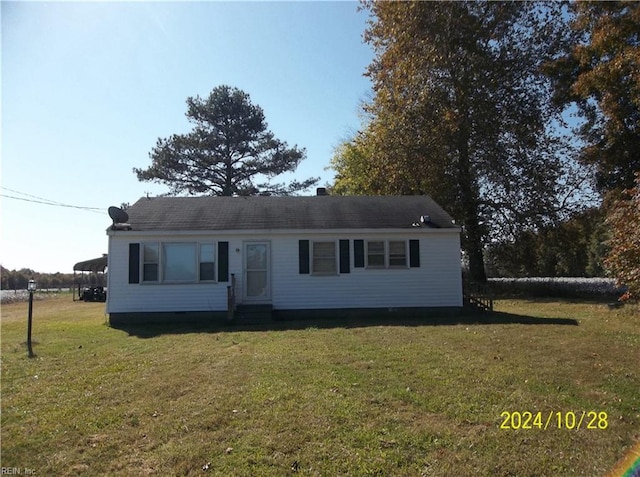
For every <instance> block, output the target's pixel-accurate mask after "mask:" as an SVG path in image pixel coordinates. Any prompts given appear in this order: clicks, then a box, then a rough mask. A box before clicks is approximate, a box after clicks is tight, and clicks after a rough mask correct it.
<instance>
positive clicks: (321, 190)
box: [316, 187, 328, 196]
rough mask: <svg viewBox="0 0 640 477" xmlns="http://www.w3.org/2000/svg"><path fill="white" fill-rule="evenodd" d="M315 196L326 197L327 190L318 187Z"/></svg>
mask: <svg viewBox="0 0 640 477" xmlns="http://www.w3.org/2000/svg"><path fill="white" fill-rule="evenodd" d="M316 195H317V196H320V195H328V194H327V188H326V187H318V188H317V189H316Z"/></svg>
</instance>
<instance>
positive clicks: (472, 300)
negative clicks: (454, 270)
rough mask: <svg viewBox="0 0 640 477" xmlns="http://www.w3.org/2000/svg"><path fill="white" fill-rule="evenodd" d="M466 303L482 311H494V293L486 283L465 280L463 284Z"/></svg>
mask: <svg viewBox="0 0 640 477" xmlns="http://www.w3.org/2000/svg"><path fill="white" fill-rule="evenodd" d="M463 294H464V301H465V305H470V306H471V307H473V308H476V309H478V310H480V311H493V295H492V293H491V289H490V288H489V286H488V285H487V284H485V283H475V282H465V283H464V284H463Z"/></svg>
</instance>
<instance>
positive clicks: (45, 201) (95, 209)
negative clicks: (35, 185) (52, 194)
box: [0, 186, 104, 214]
mask: <svg viewBox="0 0 640 477" xmlns="http://www.w3.org/2000/svg"><path fill="white" fill-rule="evenodd" d="M0 187H2V189H4V190H6V191H9V192H13V193H15V194H20V195H24V196H26V197H30V198H29V199H27V198H25V197H16V196H14V195H8V194H0V197H6V198H7V199H14V200H22V201H24V202H32V203H34V204H44V205H52V206H54V207H67V208H70V209H80V210H86V211H89V212H93V213H100V214H102V213H103V210H104V209H102V208H98V207H83V206H80V205H70V204H63V203H62V202H57V201H53V200H49V199H45V198H43V197H38V196H36V195H31V194H27V193H25V192H20V191H17V190H14V189H10V188H8V187H4V186H0Z"/></svg>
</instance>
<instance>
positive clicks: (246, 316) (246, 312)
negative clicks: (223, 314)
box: [234, 304, 273, 324]
mask: <svg viewBox="0 0 640 477" xmlns="http://www.w3.org/2000/svg"><path fill="white" fill-rule="evenodd" d="M272 312H273V305H268V304H267V305H246V304H238V305H236V313H235V319H234V322H235V323H242V324H259V323H268V322H270V321H272V320H273V314H272Z"/></svg>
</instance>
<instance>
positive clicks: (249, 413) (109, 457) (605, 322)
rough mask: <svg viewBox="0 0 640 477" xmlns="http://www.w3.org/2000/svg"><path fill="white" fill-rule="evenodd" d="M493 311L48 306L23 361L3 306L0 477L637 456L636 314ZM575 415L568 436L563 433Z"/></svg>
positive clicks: (56, 302)
mask: <svg viewBox="0 0 640 477" xmlns="http://www.w3.org/2000/svg"><path fill="white" fill-rule="evenodd" d="M496 309H497V311H498V312H499V313H497V314H496V315H495V316H493V317H492V318H490V319H488V320H487V321H488V322H486V323H473V322H471V321H468V322H463V323H458V324H445V323H443V322H442V320H437V321H438V323H439V324H437V325H430V324H429V322H428V321H425V322H423V323H420V322H416V321H415V320H414V321H407V322H405V323H400V324H397V323H394V324H390V323H383V322H375V323H372V324H367V323H363V322H351V323H337V322H326V321H325V322H298V323H295V324H292V323H285V324H282V323H278V324H276V325H275V326H274V327H273V328H272V329H265V328H255V329H248V328H247V329H244V330H238V329H234V328H231V327H227V328H224V327H223V328H209V329H188V328H179V329H173V330H172V329H170V328H166V327H164V328H150V329H144V328H135V329H130V330H118V329H112V328H110V327H109V326H108V325H107V324H106V317H105V315H104V305H103V304H91V303H73V302H72V301H71V298H70V297H67V296H63V297H58V298H51V299H48V300H44V301H38V302H35V303H34V332H33V336H34V340H35V341H36V344H35V345H34V351H35V353H36V355H37V357H36V358H34V359H28V358H27V353H26V347H25V344H24V342H25V336H26V313H27V305H26V304H25V303H16V304H11V305H6V306H3V307H2V436H1V437H2V466H3V467H10V468H13V467H17V468H20V469H25V468H28V469H33V470H34V471H35V472H36V475H41V476H42V475H92V476H93V475H126V476H129V475H246V476H254V475H255V476H257V475H260V476H262V475H274V476H284V475H293V474H296V475H319V476H325V475H330V476H336V475H402V476H405V475H408V476H410V475H416V476H420V475H425V476H436V475H438V476H451V475H493V476H529V475H530V476H534V475H535V476H542V475H548V476H557V475H584V476H599V475H605V474H607V472H608V471H610V470H611V469H612V468H613V467H614V466H615V464H616V462H618V461H619V460H620V459H621V458H622V457H624V455H625V453H627V452H629V449H630V448H631V446H632V445H633V444H634V442H638V441H640V391H639V390H640V366H639V363H640V326H639V325H640V316H639V315H640V313H639V312H638V311H639V310H638V308H637V307H635V308H633V307H630V306H627V307H625V308H622V309H614V310H610V309H608V308H607V306H606V305H604V304H594V303H576V302H558V301H553V302H546V301H535V302H532V301H525V300H519V301H498V302H497V303H496ZM478 319H480V320H482V319H483V318H482V317H480V318H478ZM583 411H584V412H585V414H584V419H583V422H582V424H581V428H580V429H575V428H574V429H572V430H570V429H566V428H564V427H566V426H567V425H568V426H569V427H577V424H578V421H579V420H580V419H581V417H582V415H583ZM504 412H508V413H511V415H510V416H509V417H510V418H514V421H513V424H515V425H516V426H517V425H518V423H519V421H518V419H517V418H518V417H520V415H518V414H515V415H514V414H513V413H525V412H531V413H532V419H531V420H530V421H529V422H528V425H527V427H531V428H530V429H522V428H521V429H517V430H514V429H501V424H503V421H504V420H505V418H506V415H504V414H503V413H504ZM538 412H540V415H539V416H538V415H537V413H538ZM572 412H573V413H575V416H576V422H575V423H573V421H572V416H573V415H572V414H571V413H572ZM592 412H595V413H596V414H591V413H592ZM557 413H561V414H560V419H561V421H562V425H563V428H558V422H557V419H558V414H557ZM597 413H606V415H605V414H597ZM524 416H525V417H527V416H528V415H526V414H525V415H524ZM594 416H595V417H594ZM536 417H538V420H537V421H536V419H535V418H536ZM509 423H511V421H510V420H509ZM572 423H573V425H572ZM588 424H592V426H591V427H595V429H589V428H588V427H589V426H588ZM521 425H522V424H521ZM545 426H546V429H544V427H545ZM598 427H606V428H605V429H601V428H598Z"/></svg>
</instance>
